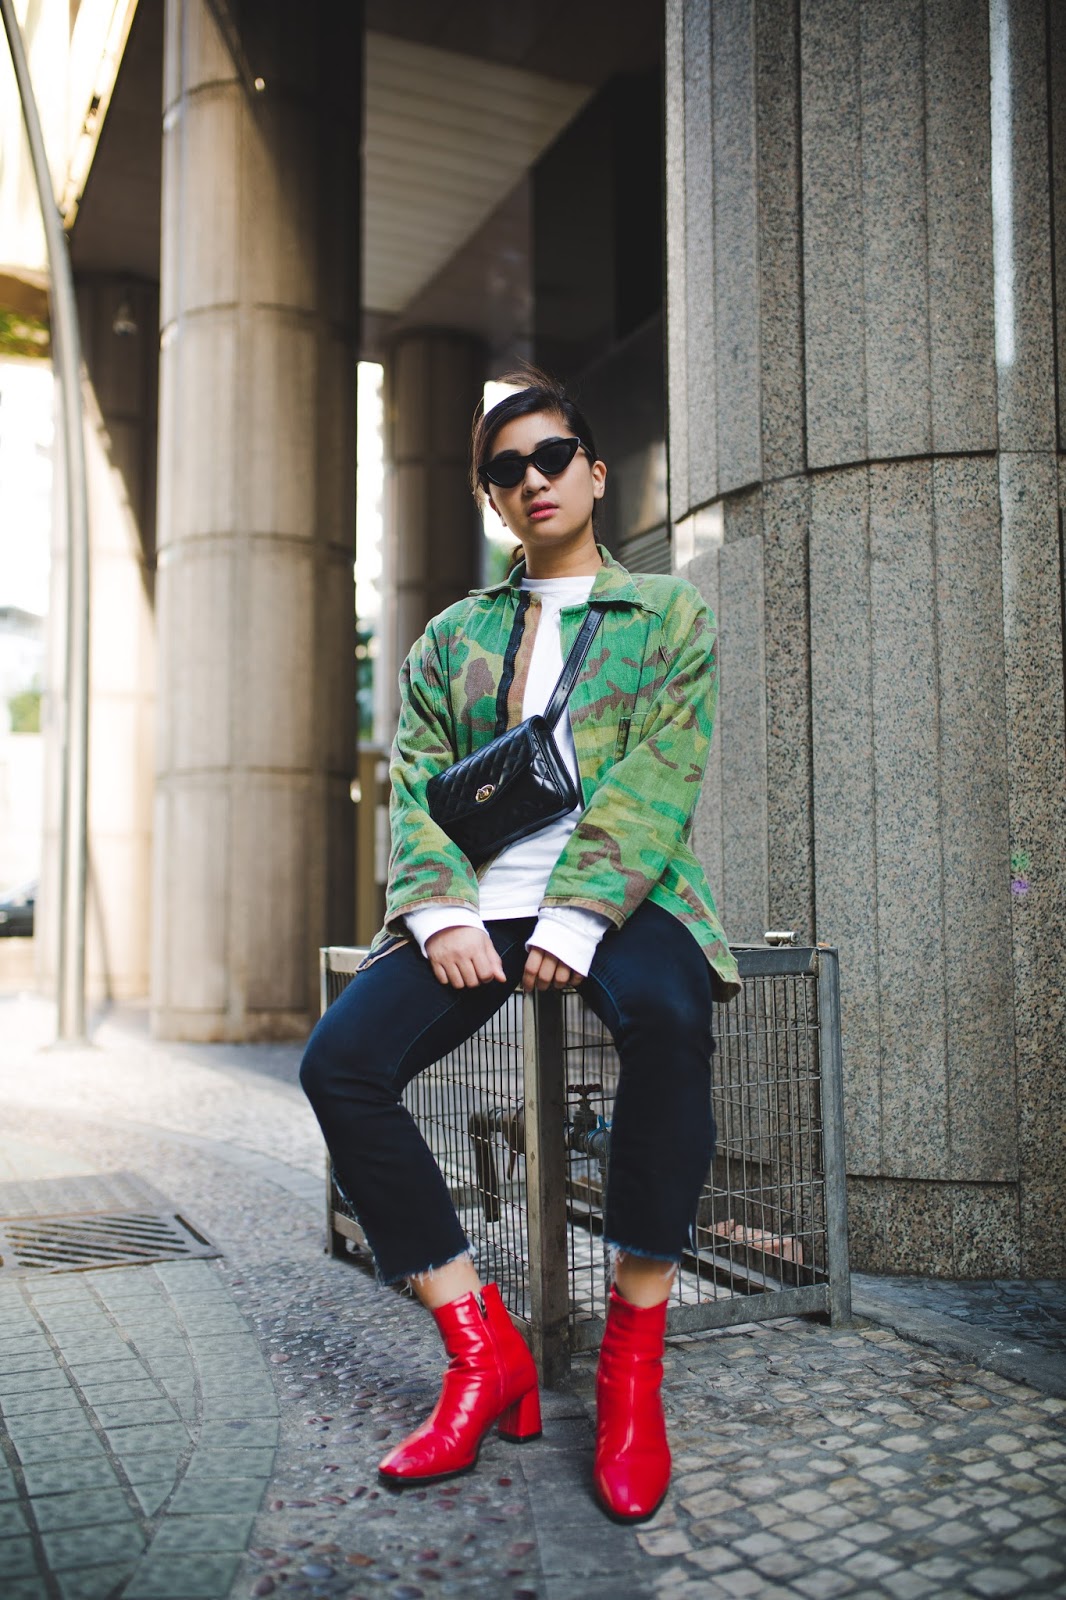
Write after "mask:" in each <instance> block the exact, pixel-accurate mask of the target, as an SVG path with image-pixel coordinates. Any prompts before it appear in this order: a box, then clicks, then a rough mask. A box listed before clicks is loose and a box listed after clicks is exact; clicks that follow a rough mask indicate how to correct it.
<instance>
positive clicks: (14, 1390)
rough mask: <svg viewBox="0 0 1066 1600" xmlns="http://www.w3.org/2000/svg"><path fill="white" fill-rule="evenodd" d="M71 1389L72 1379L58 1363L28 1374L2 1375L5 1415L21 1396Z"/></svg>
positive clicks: (0, 1393) (1, 1388)
mask: <svg viewBox="0 0 1066 1600" xmlns="http://www.w3.org/2000/svg"><path fill="white" fill-rule="evenodd" d="M69 1388H70V1379H69V1378H68V1377H67V1375H66V1373H65V1372H64V1371H63V1368H62V1367H61V1366H60V1365H59V1364H58V1362H56V1361H53V1362H52V1364H51V1366H48V1367H34V1368H32V1369H31V1370H30V1371H28V1372H4V1373H0V1396H2V1405H3V1410H4V1413H5V1414H6V1413H7V1412H8V1411H9V1410H10V1409H11V1402H12V1401H13V1400H15V1399H16V1398H17V1397H18V1396H19V1395H23V1394H39V1393H41V1391H42V1390H45V1389H47V1390H48V1391H50V1392H51V1393H55V1392H57V1391H59V1390H69Z"/></svg>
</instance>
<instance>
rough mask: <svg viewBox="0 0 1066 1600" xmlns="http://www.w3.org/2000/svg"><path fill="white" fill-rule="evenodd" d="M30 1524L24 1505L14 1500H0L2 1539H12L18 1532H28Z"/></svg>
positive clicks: (0, 1537) (0, 1533)
mask: <svg viewBox="0 0 1066 1600" xmlns="http://www.w3.org/2000/svg"><path fill="white" fill-rule="evenodd" d="M28 1533H29V1525H28V1523H27V1521H26V1513H25V1511H24V1510H23V1508H22V1506H21V1505H19V1504H18V1502H17V1501H14V1500H4V1501H0V1539H11V1538H14V1537H15V1536H16V1535H18V1534H28Z"/></svg>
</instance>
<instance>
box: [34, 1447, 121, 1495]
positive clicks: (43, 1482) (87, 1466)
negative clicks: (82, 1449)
mask: <svg viewBox="0 0 1066 1600" xmlns="http://www.w3.org/2000/svg"><path fill="white" fill-rule="evenodd" d="M23 1471H24V1474H25V1478H26V1490H27V1492H28V1493H29V1495H30V1496H31V1498H34V1497H36V1496H37V1495H39V1494H41V1495H44V1494H66V1493H68V1492H69V1491H70V1490H72V1489H113V1488H115V1487H116V1485H117V1481H118V1480H117V1479H116V1477H115V1472H114V1468H113V1467H112V1465H111V1463H110V1461H108V1459H107V1457H106V1456H105V1455H103V1454H102V1453H101V1454H99V1455H96V1456H90V1457H87V1458H86V1459H85V1460H78V1459H74V1460H71V1459H70V1458H67V1459H66V1460H61V1461H41V1462H35V1463H34V1464H32V1465H29V1464H27V1465H26V1466H25V1467H24V1469H23Z"/></svg>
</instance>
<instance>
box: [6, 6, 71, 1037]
mask: <svg viewBox="0 0 1066 1600" xmlns="http://www.w3.org/2000/svg"><path fill="white" fill-rule="evenodd" d="M0 12H2V14H3V19H4V29H5V31H6V33H7V42H8V48H9V49H10V51H11V62H12V65H13V66H14V69H15V79H16V82H17V83H18V89H19V98H20V100H21V102H22V118H23V121H24V122H25V124H26V137H27V139H28V140H29V146H30V155H31V157H32V160H33V173H34V177H35V179H36V182H37V195H38V199H39V201H40V206H41V217H42V220H43V222H44V237H45V245H46V247H47V250H48V266H49V272H50V276H51V292H52V348H53V367H54V371H55V372H56V375H57V376H58V378H59V392H60V402H61V410H62V422H63V459H64V466H65V479H66V494H65V500H66V513H67V515H66V521H67V636H66V662H65V678H66V683H65V693H64V706H63V723H62V726H63V734H62V745H63V760H62V785H61V792H62V817H61V823H60V868H59V880H60V881H59V961H58V973H57V983H56V988H57V998H58V1013H59V1019H58V1033H59V1038H60V1039H61V1040H63V1041H64V1042H66V1043H84V1042H85V1037H86V1035H85V883H86V857H87V850H86V832H87V826H86V824H87V811H88V770H89V508H88V492H87V488H86V477H85V436H84V432H83V420H82V404H81V350H80V340H79V337H78V309H77V305H76V303H75V300H74V275H73V273H72V271H71V266H70V254H69V251H68V249H67V240H66V235H65V233H64V231H63V223H62V219H61V217H60V215H59V210H58V208H57V206H56V202H55V195H54V193H53V190H52V175H51V173H50V171H49V168H48V158H47V155H46V153H45V147H44V135H43V133H42V131H41V119H40V116H39V114H38V111H37V101H36V98H35V96H34V93H33V83H32V80H31V78H30V69H29V64H28V62H27V59H26V50H25V46H24V44H23V39H22V30H21V28H20V27H19V23H18V18H17V17H16V15H15V6H14V0H0Z"/></svg>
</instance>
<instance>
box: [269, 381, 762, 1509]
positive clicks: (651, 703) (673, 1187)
mask: <svg viewBox="0 0 1066 1600" xmlns="http://www.w3.org/2000/svg"><path fill="white" fill-rule="evenodd" d="M527 376H528V377H529V379H531V381H527V383H526V386H525V387H524V388H522V389H520V390H519V391H518V392H517V393H512V394H510V395H509V396H508V397H507V398H506V399H504V400H502V401H501V402H500V403H499V404H498V405H496V406H494V407H493V408H492V409H491V410H490V411H489V412H487V413H486V414H484V415H482V416H481V417H480V418H479V419H478V420H477V422H476V424H475V429H474V440H473V475H472V476H473V486H474V490H475V494H477V493H478V492H479V491H480V492H482V493H484V494H485V495H487V497H488V500H489V503H490V505H491V506H492V508H493V510H494V511H495V512H496V514H497V515H498V516H499V517H500V519H501V521H502V522H503V523H504V524H505V526H506V527H507V528H508V529H509V530H510V532H511V533H512V534H514V536H515V538H516V539H517V540H518V541H519V543H520V544H521V546H522V553H523V557H524V559H523V561H521V562H519V564H518V565H517V566H516V567H515V569H514V571H513V572H512V573H511V574H510V576H509V577H508V578H507V580H506V581H505V582H503V583H499V584H496V585H494V586H493V587H491V588H488V589H483V590H475V591H474V592H473V593H472V594H471V595H470V596H469V597H468V598H467V599H465V600H461V601H459V602H458V603H457V604H456V605H453V606H450V607H449V608H448V609H447V610H446V611H444V612H442V613H441V614H440V616H438V617H435V618H434V619H433V620H432V621H431V622H430V624H429V626H428V627H427V629H426V632H425V634H424V635H423V637H422V638H421V639H420V640H419V641H418V643H417V644H416V645H415V646H414V648H413V649H412V651H411V654H410V656H409V657H408V660H407V662H406V664H405V666H404V669H403V673H402V676H401V711H400V719H399V727H398V731H397V735H396V742H395V745H394V748H393V757H392V768H391V776H392V806H391V823H392V840H393V847H392V860H391V863H390V870H389V885H388V893H387V904H386V922H385V927H384V928H383V929H382V931H381V933H380V934H379V935H378V937H377V939H376V940H375V941H374V944H373V945H372V947H371V951H370V954H369V956H368V958H367V960H366V962H365V963H364V965H363V968H362V969H361V970H360V972H359V974H358V975H357V976H356V978H355V979H354V980H353V982H352V983H351V984H350V985H349V986H348V988H347V989H345V991H344V992H343V993H342V995H341V996H340V997H339V998H338V999H337V1000H336V1001H335V1002H334V1003H333V1005H332V1006H331V1007H330V1008H329V1010H328V1011H327V1012H326V1014H325V1016H324V1017H323V1018H322V1020H321V1021H320V1022H319V1024H318V1026H317V1028H316V1029H315V1031H314V1034H313V1035H312V1038H311V1041H310V1043H309V1045H308V1049H307V1054H306V1056H305V1058H304V1063H303V1068H302V1073H301V1078H302V1082H303V1085H304V1088H305V1090H306V1092H307V1094H308V1096H309V1098H310V1100H311V1103H312V1105H313V1106H314V1109H315V1112H316V1115H317V1116H318V1118H319V1121H320V1123H321V1125H322V1129H323V1132H324V1134H325V1137H326V1141H327V1143H328V1145H329V1149H330V1152H331V1155H332V1158H333V1163H334V1166H335V1169H336V1171H337V1174H338V1177H339V1180H340V1183H341V1185H342V1187H343V1189H344V1192H345V1194H346V1195H347V1196H348V1197H349V1199H350V1200H351V1202H352V1204H353V1206H354V1208H355V1211H356V1213H357V1215H358V1217H359V1219H360V1222H361V1223H362V1225H363V1228H364V1230H365V1232H366V1235H367V1238H368V1240H369V1242H370V1245H371V1247H372V1249H373V1251H374V1256H375V1260H376V1262H377V1265H378V1270H379V1273H380V1275H381V1277H382V1279H383V1280H384V1281H385V1282H396V1281H400V1280H403V1279H406V1280H407V1281H408V1282H409V1283H410V1285H411V1287H412V1289H413V1290H414V1293H415V1294H416V1295H417V1297H418V1298H419V1300H420V1301H421V1302H422V1304H423V1305H425V1306H427V1307H428V1308H429V1309H430V1310H431V1311H432V1313H433V1315H434V1317H435V1318H436V1321H437V1324H438V1326H439V1329H440V1332H441V1335H442V1337H443V1341H444V1344H445V1348H446V1350H447V1353H448V1355H449V1357H450V1364H449V1367H448V1369H447V1372H446V1374H445V1378H444V1387H443V1390H442V1393H441V1397H440V1400H439V1401H438V1403H437V1406H436V1408H435V1410H434V1411H433V1413H432V1415H431V1416H430V1417H429V1419H428V1421H426V1422H425V1423H423V1424H422V1426H421V1427H419V1428H418V1429H416V1430H415V1432H414V1433H413V1434H412V1435H411V1436H410V1437H409V1438H408V1439H405V1440H404V1441H403V1443H402V1444H400V1445H399V1446H398V1448H396V1449H395V1450H393V1451H392V1452H391V1453H390V1454H389V1455H388V1456H387V1457H386V1458H385V1460H384V1461H383V1462H382V1463H381V1466H380V1469H379V1471H380V1474H381V1476H382V1478H383V1479H385V1481H387V1482H388V1483H390V1484H393V1485H406V1484H421V1483H425V1482H426V1481H427V1480H429V1479H437V1478H442V1477H447V1476H450V1475H452V1474H454V1473H457V1472H463V1471H466V1470H467V1469H469V1468H470V1467H472V1466H473V1465H474V1463H475V1461H476V1459H477V1452H478V1448H479V1446H480V1443H481V1440H482V1438H483V1436H484V1434H485V1433H486V1432H487V1431H488V1429H489V1428H490V1427H492V1425H493V1424H494V1423H496V1424H498V1426H499V1431H500V1433H501V1435H502V1436H503V1437H504V1438H509V1439H515V1440H522V1439H530V1438H535V1437H537V1436H538V1435H539V1433H540V1407H539V1400H538V1396H537V1380H536V1371H535V1368H534V1366H533V1362H532V1358H531V1357H530V1354H529V1351H528V1350H527V1348H526V1346H525V1344H524V1342H523V1340H522V1339H521V1337H520V1336H519V1334H518V1333H517V1332H516V1331H515V1329H514V1328H513V1326H512V1324H511V1321H510V1319H509V1317H508V1316H507V1313H506V1311H505V1310H504V1308H503V1305H502V1302H501V1301H500V1297H499V1293H498V1291H497V1289H496V1287H495V1285H493V1284H488V1285H484V1286H483V1285H482V1284H481V1282H480V1280H479V1278H478V1276H477V1271H476V1269H475V1266H474V1263H473V1260H472V1258H471V1251H470V1245H469V1243H468V1241H467V1239H466V1237H465V1235H464V1233H463V1230H462V1228H461V1227H460V1224H459V1221H458V1218H457V1216H456V1214H455V1210H454V1207H453V1205H452V1203H451V1200H450V1197H449V1194H448V1190H447V1186H446V1184H445V1182H444V1179H443V1177H442V1175H441V1173H440V1171H439V1169H438V1168H437V1166H436V1163H435V1162H434V1160H433V1157H432V1155H431V1154H430V1152H429V1149H428V1148H427V1146H426V1144H425V1142H424V1140H423V1139H422V1137H421V1135H420V1133H419V1132H418V1130H417V1128H416V1126H415V1124H414V1122H413V1120H412V1119H411V1117H410V1116H409V1114H408V1113H407V1111H406V1109H405V1108H404V1107H403V1105H402V1104H401V1101H400V1096H401V1094H402V1092H403V1090H404V1088H405V1087H406V1085H407V1084H408V1083H409V1082H410V1081H411V1079H412V1078H413V1077H414V1076H415V1075H416V1073H418V1072H421V1071H423V1070H424V1069H425V1068H426V1067H428V1066H430V1065H431V1064H432V1063H433V1062H435V1061H438V1060H440V1059H441V1057H442V1056H444V1055H445V1054H447V1052H448V1051H450V1050H452V1049H454V1048H455V1047H456V1046H457V1045H459V1044H461V1043H462V1042H463V1041H464V1040H466V1039H468V1038H469V1037H470V1036H471V1035H472V1034H473V1033H474V1032H476V1030H477V1029H478V1028H479V1027H480V1026H481V1025H482V1024H483V1023H485V1022H486V1021H487V1020H488V1019H489V1018H490V1017H491V1016H492V1015H493V1014H494V1013H495V1012H496V1011H498V1010H499V1009H500V1007H501V1006H502V1005H503V1004H504V1002H505V1000H506V999H507V996H508V994H509V993H511V992H512V991H513V989H514V987H515V986H516V984H518V983H519V982H520V983H521V985H522V987H523V989H524V990H525V991H526V992H527V993H528V992H530V991H532V990H533V989H539V990H546V989H549V988H551V987H553V986H554V987H556V988H564V987H566V986H567V985H571V984H579V985H580V987H581V992H582V994H583V996H584V998H585V1000H586V1001H587V1003H588V1004H589V1006H591V1008H592V1009H593V1011H595V1012H596V1013H597V1015H598V1016H600V1017H601V1018H602V1019H603V1021H604V1022H605V1024H606V1026H607V1027H608V1029H609V1030H610V1032H611V1034H612V1035H613V1037H614V1040H615V1043H616V1046H617V1048H618V1053H619V1081H618V1092H617V1096H616V1099H615V1105H614V1112H613V1119H612V1127H611V1143H610V1163H609V1177H608V1191H607V1196H606V1207H605V1223H604V1231H605V1237H606V1240H607V1242H608V1243H609V1244H610V1246H611V1248H612V1254H613V1256H614V1283H613V1286H612V1290H611V1295H610V1303H609V1308H608V1317H607V1327H606V1331H605V1334H604V1339H603V1347H602V1351H601V1355H600V1363H599V1369H598V1374H597V1443H596V1462H595V1486H596V1491H597V1493H598V1495H599V1498H600V1500H601V1502H602V1504H603V1506H604V1508H605V1509H606V1510H607V1511H608V1513H609V1514H611V1515H613V1516H615V1517H618V1518H621V1519H624V1520H626V1521H637V1520H641V1519H643V1518H646V1517H649V1516H651V1515H652V1514H653V1512H654V1511H655V1510H656V1509H657V1507H658V1506H659V1504H660V1503H661V1501H662V1499H663V1497H664V1495H665V1493H666V1490H667V1486H668V1483H669V1477H670V1453H669V1449H668V1447H667V1443H666V1433H665V1426H664V1422H663V1414H662V1405H661V1400H660V1394H659V1390H660V1384H661V1380H662V1355H663V1337H664V1331H665V1323H666V1300H667V1296H668V1293H669V1290H670V1286H671V1283H672V1281H673V1277H674V1274H675V1272H676V1268H677V1263H678V1260H679V1258H680V1255H681V1252H682V1250H683V1249H684V1247H685V1245H686V1243H687V1241H688V1239H689V1237H690V1234H691V1231H692V1227H693V1223H694V1219H695V1214H696V1205H697V1200H698V1197H699V1194H700V1190H701V1188H702V1185H703V1181H704V1178H705V1176H706V1173H707V1168H708V1166H709V1164H710V1159H711V1155H712V1150H713V1142H714V1124H713V1120H712V1116H711V1101H710V1062H711V1053H712V1049H713V1044H712V1039H711V1001H712V997H714V996H717V997H718V998H728V996H729V995H730V994H732V993H733V992H734V991H735V989H736V986H737V972H736V966H735V963H734V961H733V958H732V956H731V954H730V952H729V947H728V945H727V943H726V940H725V936H724V934H723V932H722V929H721V927H720V926H719V923H718V920H717V917H716V915H715V911H714V904H713V901H712V898H711V894H710V890H709V889H708V886H707V882H706V879H705V877H704V875H703V872H702V869H701V868H700V866H699V864H698V863H697V861H696V859H695V857H694V855H693V854H692V852H691V850H690V849H689V846H688V842H687V841H688V835H689V830H690V825H691V819H692V812H693V808H694V806H695V803H696V798H697V795H698V794H699V788H700V782H701V779H702V777H703V769H704V765H705V762H706V758H707V750H708V746H709V743H710V738H711V726H712V721H713V715H714V707H715V699H716V681H717V667H716V653H715V628H714V621H713V618H712V617H711V615H710V613H709V612H708V611H707V609H706V608H705V606H704V605H703V603H702V601H701V599H700V596H699V594H698V592H697V591H696V590H695V589H694V588H693V587H692V586H691V585H690V584H687V583H684V582H681V581H680V580H677V579H674V578H669V577H647V576H639V575H635V574H630V573H628V572H627V571H626V570H625V568H624V567H622V566H620V565H619V564H618V563H617V562H616V561H614V560H613V559H612V558H611V556H610V555H609V554H608V552H607V551H606V550H605V549H603V548H602V547H601V546H598V545H597V543H596V540H595V536H594V532H593V515H594V511H595V507H596V503H597V501H598V500H600V499H601V498H602V496H603V493H604V489H605V486H606V479H607V469H606V467H605V466H604V463H603V462H602V461H601V460H600V459H599V458H598V456H597V454H596V448H595V445H594V443H593V438H592V432H591V429H590V428H589V425H588V422H587V421H586V419H585V418H584V417H583V416H582V415H581V413H580V411H578V409H577V408H576V406H575V405H574V404H573V402H572V401H571V400H570V399H569V398H568V396H567V395H566V394H565V392H564V391H563V390H562V389H560V388H559V387H558V385H556V384H555V383H554V382H553V381H552V380H551V379H549V378H547V377H545V376H544V375H543V374H540V373H532V374H529V375H527ZM590 602H591V603H593V604H594V605H596V606H598V607H600V608H601V609H602V612H603V619H602V622H601V625H600V628H599V631H598V633H597V634H596V636H595V638H594V639H593V643H592V647H591V649H590V651H589V655H588V657H587V658H586V660H585V663H584V666H583V668H582V670H581V673H580V676H579V678H578V681H577V683H576V685H575V687H574V690H573V692H572V694H571V697H570V700H569V703H568V706H567V712H568V715H567V716H563V717H562V718H561V719H560V721H559V723H558V724H557V726H556V730H555V735H556V740H557V743H558V744H559V747H560V749H561V750H562V752H563V755H564V757H565V759H566V761H567V763H568V765H569V766H570V769H571V772H572V774H573V775H574V777H575V779H576V780H577V781H578V787H579V792H580V793H581V794H582V802H581V804H580V805H579V806H577V807H575V809H574V811H573V812H571V813H570V815H568V816H566V817H564V818H563V819H562V820H561V821H558V822H555V823H552V824H550V825H549V826H547V827H545V828H543V829H541V830H540V831H539V832H538V833H536V834H534V835H532V836H531V837H528V838H525V839H522V840H520V841H519V842H518V843H516V844H513V845H511V846H509V847H508V848H507V849H504V850H502V851H500V852H499V853H498V854H497V855H496V856H495V858H494V859H492V860H491V861H489V862H488V863H487V864H485V865H483V866H482V867H481V869H480V871H478V872H475V870H474V868H473V866H472V865H471V863H470V862H469V860H468V859H467V858H466V856H464V855H463V853H462V851H461V850H460V849H459V848H458V846H457V845H455V844H454V843H453V842H452V840H451V839H450V838H449V837H448V835H447V834H446V833H444V832H443V831H442V830H441V828H440V827H438V826H437V824H436V823H435V822H434V821H433V819H432V817H431V816H430V814H429V811H428V809H427V802H426V785H427V783H428V782H429V780H430V779H431V778H432V777H433V776H434V774H435V773H437V772H440V771H442V770H444V769H445V768H447V767H449V766H451V765H452V764H453V763H454V762H455V761H457V760H459V759H460V758H461V757H463V756H465V755H466V754H468V753H469V752H470V751H471V750H474V749H478V748H480V747H481V746H482V745H484V744H486V743H487V742H488V741H489V740H490V739H491V738H492V737H493V733H494V728H495V722H496V701H497V691H498V688H499V685H500V681H501V678H503V677H509V683H508V684H507V689H506V698H507V708H508V726H514V725H515V724H517V723H518V722H519V721H521V720H522V719H523V718H524V717H528V716H531V715H533V714H534V713H536V712H541V711H543V710H544V707H545V705H546V703H547V701H548V699H549V697H550V694H551V691H552V688H553V686H554V684H555V682H556V679H557V678H558V676H559V673H560V671H561V669H562V663H563V659H564V656H565V654H566V653H567V652H568V651H569V649H570V647H571V645H572V644H573V642H574V639H575V636H576V635H577V633H578V630H579V628H580V626H581V623H582V621H583V619H584V617H585V616H586V614H587V611H588V607H589V604H590ZM509 646H510V647H509Z"/></svg>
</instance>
